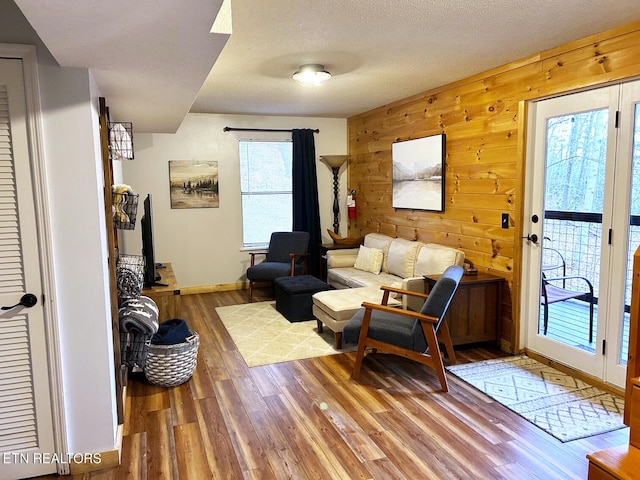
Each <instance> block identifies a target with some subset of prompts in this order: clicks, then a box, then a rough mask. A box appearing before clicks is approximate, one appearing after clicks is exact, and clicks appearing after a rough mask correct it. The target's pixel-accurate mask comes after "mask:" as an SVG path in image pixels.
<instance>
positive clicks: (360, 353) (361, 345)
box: [352, 308, 371, 380]
mask: <svg viewBox="0 0 640 480" xmlns="http://www.w3.org/2000/svg"><path fill="white" fill-rule="evenodd" d="M369 322H371V310H370V309H368V308H367V309H366V310H365V312H364V317H363V318H362V325H361V326H360V335H359V336H358V350H357V351H356V362H355V365H354V366H353V374H352V377H353V379H354V380H358V378H359V377H360V369H361V368H362V360H363V359H364V349H365V347H366V343H367V333H368V332H369Z"/></svg>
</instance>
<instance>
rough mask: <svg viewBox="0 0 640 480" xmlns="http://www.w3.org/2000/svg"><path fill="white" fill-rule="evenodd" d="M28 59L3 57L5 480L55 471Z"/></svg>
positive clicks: (0, 169)
mask: <svg viewBox="0 0 640 480" xmlns="http://www.w3.org/2000/svg"><path fill="white" fill-rule="evenodd" d="M25 118H26V114H25V100H24V87H23V77H22V61H21V60H9V59H0V305H1V306H11V305H15V304H17V303H18V302H19V301H20V299H21V297H22V296H23V295H25V294H26V293H31V294H34V295H35V296H36V298H37V299H38V303H37V304H36V305H35V306H33V307H31V308H23V307H17V308H14V309H11V310H0V480H13V479H18V478H25V477H31V476H35V475H43V474H47V473H53V472H55V471H56V464H55V463H54V462H52V460H53V459H54V458H52V457H53V455H52V454H54V453H55V451H54V444H53V428H52V420H51V397H50V390H49V375H48V368H47V356H46V342H45V331H44V312H43V307H42V286H41V280H40V278H41V277H40V261H39V258H40V256H39V252H38V242H37V232H36V222H35V210H34V204H33V193H32V183H31V170H30V160H29V149H28V143H27V128H26V123H25V122H26V120H25Z"/></svg>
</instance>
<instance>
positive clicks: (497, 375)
mask: <svg viewBox="0 0 640 480" xmlns="http://www.w3.org/2000/svg"><path fill="white" fill-rule="evenodd" d="M447 370H448V371H449V372H450V373H452V374H453V375H455V376H457V377H459V378H460V379H461V380H463V381H465V382H466V383H468V384H470V385H472V386H474V387H475V388H477V389H478V390H480V391H481V392H484V393H485V394H487V395H488V396H489V397H491V398H493V399H494V400H495V401H497V402H499V403H501V404H502V405H504V406H505V407H507V408H509V409H510V410H512V411H514V412H515V413H517V414H518V415H520V416H521V417H523V418H525V419H527V420H528V421H530V422H531V423H533V424H534V425H536V426H538V427H539V428H541V429H542V430H544V431H545V432H547V433H549V434H550V435H553V436H554V437H555V438H557V439H558V440H560V441H561V442H568V441H571V440H577V439H579V438H584V437H590V436H592V435H598V434H601V433H605V432H610V431H613V430H617V429H619V428H623V427H625V425H624V423H623V420H622V415H623V411H624V399H623V398H621V397H617V396H615V395H612V394H610V393H607V392H604V391H602V390H600V389H598V388H596V387H593V386H591V385H589V384H587V383H585V382H583V381H582V380H578V379H576V378H573V377H572V376H570V375H567V374H564V373H562V372H560V371H558V370H556V369H554V368H551V367H549V366H547V365H544V364H542V363H540V362H538V361H536V360H533V359H531V358H529V357H527V356H524V355H521V356H516V357H506V358H499V359H493V360H485V361H482V362H475V363H467V364H462V365H452V366H449V367H447Z"/></svg>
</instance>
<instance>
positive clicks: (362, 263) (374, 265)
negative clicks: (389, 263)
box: [353, 245, 384, 275]
mask: <svg viewBox="0 0 640 480" xmlns="http://www.w3.org/2000/svg"><path fill="white" fill-rule="evenodd" d="M383 257H384V254H383V253H382V250H380V249H379V248H371V247H365V246H364V245H363V246H361V247H360V249H359V250H358V257H357V258H356V263H355V264H354V265H353V266H354V268H356V269H358V270H364V271H365V272H371V273H374V274H376V275H377V274H379V273H380V269H381V268H382V258H383Z"/></svg>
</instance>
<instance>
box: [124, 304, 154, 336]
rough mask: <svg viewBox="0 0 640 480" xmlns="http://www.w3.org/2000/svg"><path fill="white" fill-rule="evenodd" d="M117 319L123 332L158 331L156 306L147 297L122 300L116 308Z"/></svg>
mask: <svg viewBox="0 0 640 480" xmlns="http://www.w3.org/2000/svg"><path fill="white" fill-rule="evenodd" d="M118 319H119V320H120V328H121V330H122V331H123V332H130V333H137V334H145V335H152V334H154V333H156V332H157V331H158V326H159V325H158V307H157V305H156V304H155V302H154V301H153V300H151V299H150V298H149V297H145V296H141V297H139V298H132V299H129V300H126V301H125V302H123V304H122V307H120V309H119V310H118Z"/></svg>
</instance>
